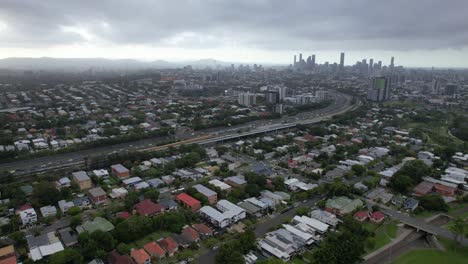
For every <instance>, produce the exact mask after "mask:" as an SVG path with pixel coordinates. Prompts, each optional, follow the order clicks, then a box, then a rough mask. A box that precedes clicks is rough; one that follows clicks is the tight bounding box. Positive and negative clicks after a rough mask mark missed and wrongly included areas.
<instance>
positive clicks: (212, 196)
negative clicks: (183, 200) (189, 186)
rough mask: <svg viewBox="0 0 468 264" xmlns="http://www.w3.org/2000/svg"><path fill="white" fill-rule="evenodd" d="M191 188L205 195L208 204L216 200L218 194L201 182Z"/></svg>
mask: <svg viewBox="0 0 468 264" xmlns="http://www.w3.org/2000/svg"><path fill="white" fill-rule="evenodd" d="M193 188H195V189H196V190H197V192H199V193H200V194H201V195H203V196H205V197H206V199H208V202H209V203H210V204H215V203H216V202H217V201H218V194H217V193H216V192H215V191H213V190H211V189H209V188H207V187H205V186H203V185H201V184H196V185H194V186H193Z"/></svg>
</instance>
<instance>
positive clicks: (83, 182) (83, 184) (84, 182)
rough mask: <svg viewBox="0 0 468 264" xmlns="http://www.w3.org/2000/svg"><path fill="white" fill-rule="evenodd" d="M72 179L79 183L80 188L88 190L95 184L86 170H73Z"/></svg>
mask: <svg viewBox="0 0 468 264" xmlns="http://www.w3.org/2000/svg"><path fill="white" fill-rule="evenodd" d="M72 181H73V182H74V183H75V184H77V185H78V187H79V188H80V190H87V189H89V188H91V187H92V186H93V182H92V181H91V178H90V177H89V176H88V174H86V172H84V171H77V172H73V173H72Z"/></svg>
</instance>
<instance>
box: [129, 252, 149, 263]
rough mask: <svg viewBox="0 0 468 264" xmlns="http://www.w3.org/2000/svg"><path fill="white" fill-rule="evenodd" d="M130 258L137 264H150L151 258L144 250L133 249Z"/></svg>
mask: <svg viewBox="0 0 468 264" xmlns="http://www.w3.org/2000/svg"><path fill="white" fill-rule="evenodd" d="M130 256H131V257H132V259H133V261H134V262H135V264H150V263H151V257H150V255H148V253H146V251H145V250H144V249H132V251H131V252H130Z"/></svg>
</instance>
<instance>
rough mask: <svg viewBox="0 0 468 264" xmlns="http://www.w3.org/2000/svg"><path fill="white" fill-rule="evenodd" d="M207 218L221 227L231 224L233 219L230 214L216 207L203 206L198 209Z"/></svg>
mask: <svg viewBox="0 0 468 264" xmlns="http://www.w3.org/2000/svg"><path fill="white" fill-rule="evenodd" d="M198 212H199V213H200V214H201V215H202V216H203V217H204V218H205V219H208V221H210V223H211V224H213V225H215V226H217V227H219V228H225V227H227V226H229V225H230V224H231V219H230V217H229V216H227V215H225V214H224V213H222V212H220V211H218V210H216V209H214V208H213V207H211V206H203V207H202V208H200V210H199V211H198Z"/></svg>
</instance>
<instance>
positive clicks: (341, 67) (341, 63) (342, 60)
mask: <svg viewBox="0 0 468 264" xmlns="http://www.w3.org/2000/svg"><path fill="white" fill-rule="evenodd" d="M343 69H344V52H341V54H340V71H343Z"/></svg>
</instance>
